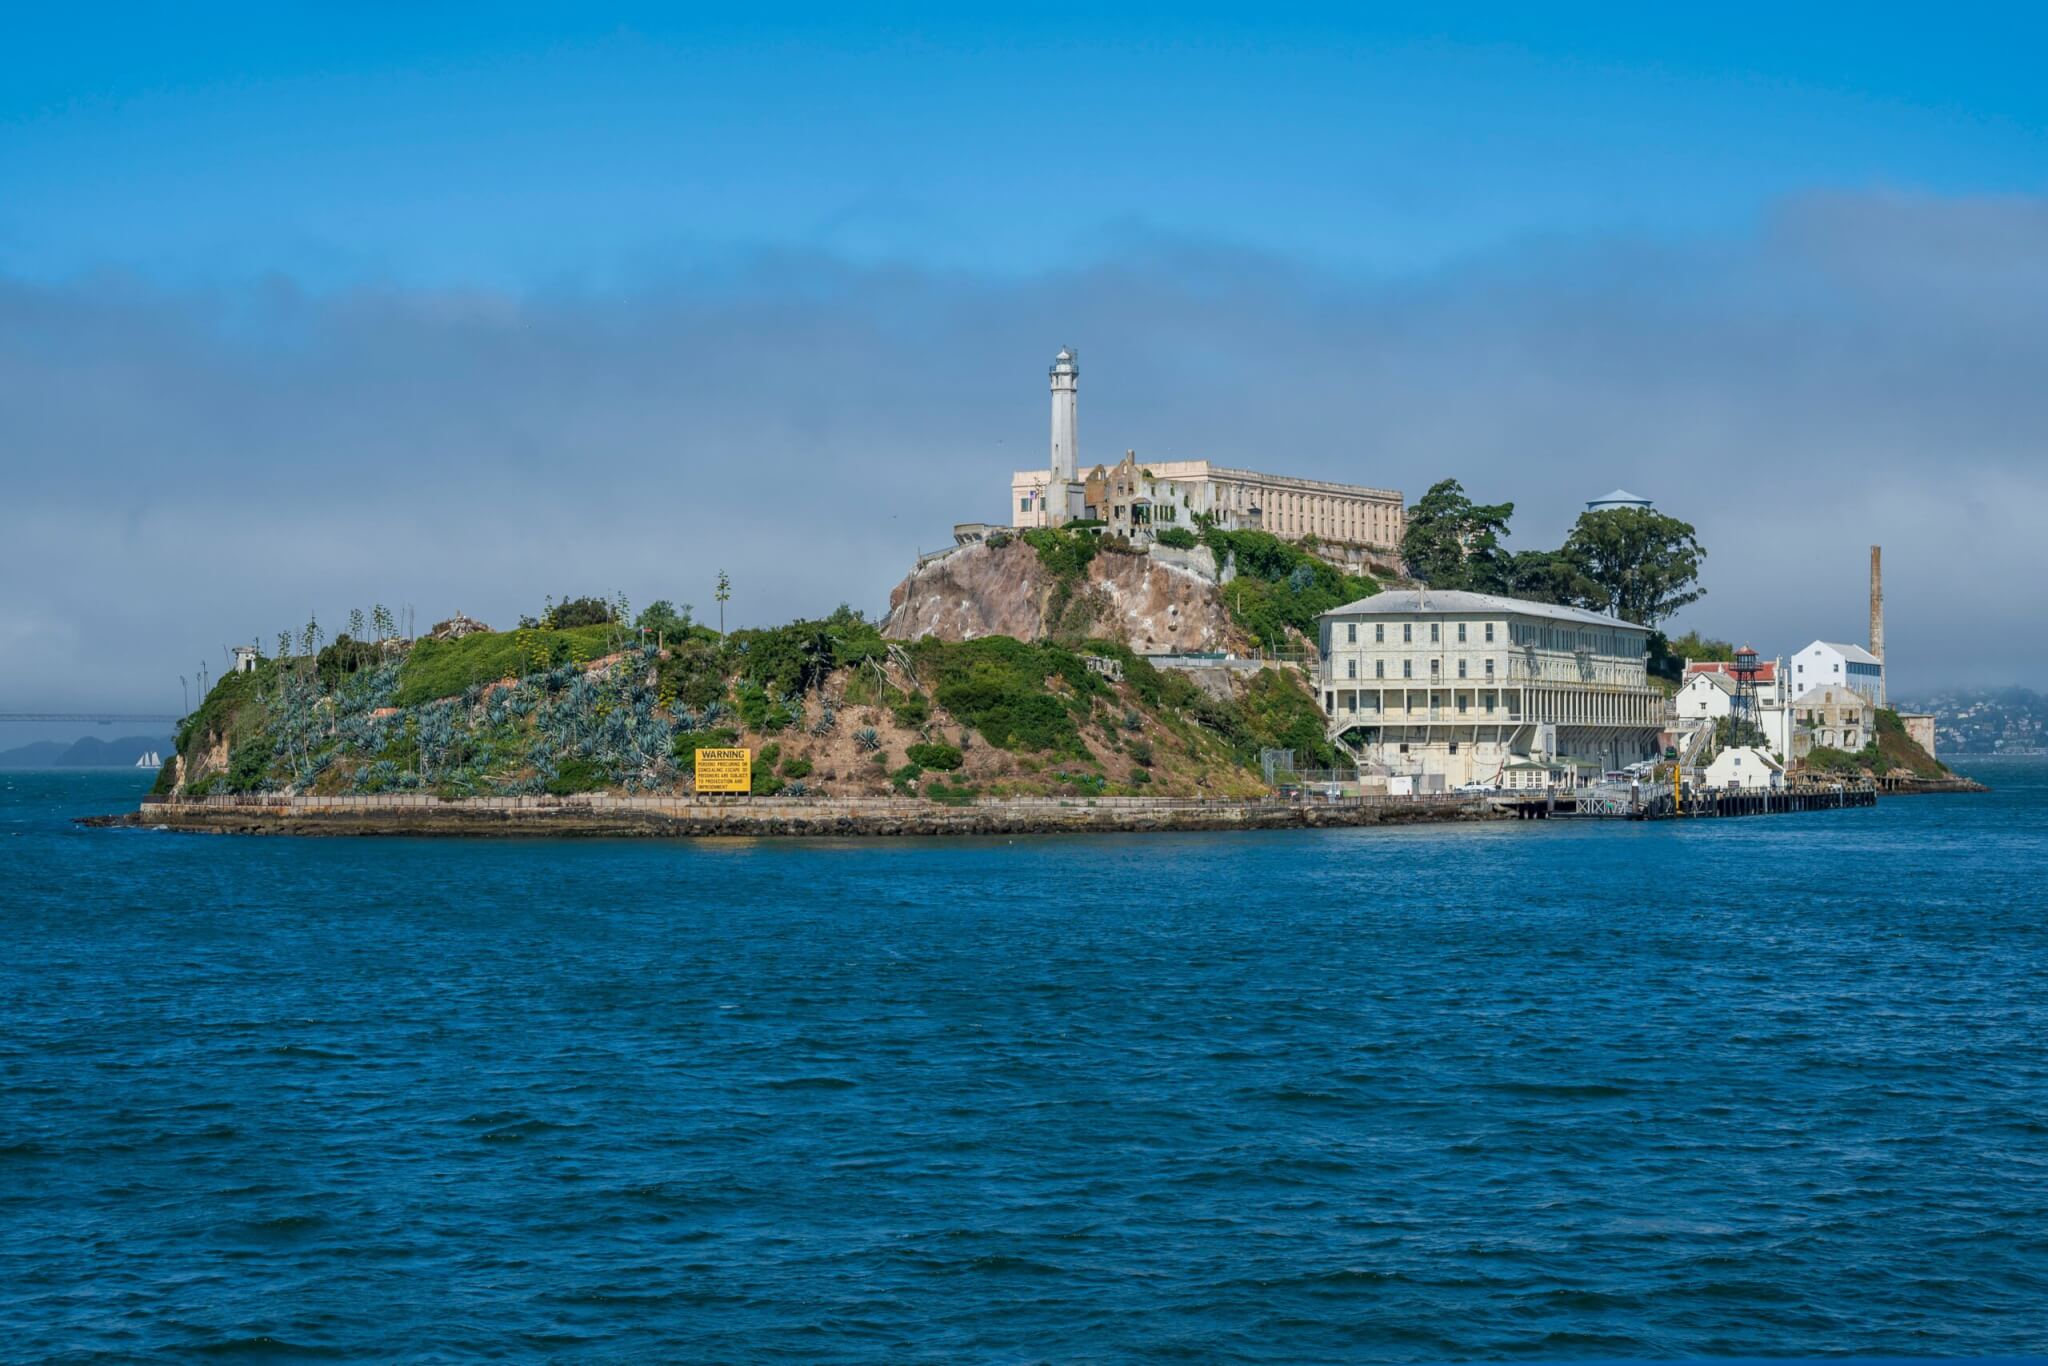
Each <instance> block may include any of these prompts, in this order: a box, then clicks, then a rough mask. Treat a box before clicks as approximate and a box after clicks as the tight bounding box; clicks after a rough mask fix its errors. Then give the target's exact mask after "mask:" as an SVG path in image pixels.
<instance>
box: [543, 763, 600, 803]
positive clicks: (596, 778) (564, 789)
mask: <svg viewBox="0 0 2048 1366" xmlns="http://www.w3.org/2000/svg"><path fill="white" fill-rule="evenodd" d="M610 783H611V774H610V773H608V772H607V771H606V770H605V767H604V765H602V764H599V763H594V762H592V761H591V760H589V759H569V760H567V761H565V762H564V763H563V764H562V766H561V767H560V768H559V769H557V770H556V772H555V776H554V777H552V778H550V779H548V781H547V784H546V790H547V792H548V793H549V794H551V795H553V796H556V797H566V796H569V795H571V794H573V793H577V792H598V791H602V790H603V789H604V788H606V787H607V786H609V785H610Z"/></svg>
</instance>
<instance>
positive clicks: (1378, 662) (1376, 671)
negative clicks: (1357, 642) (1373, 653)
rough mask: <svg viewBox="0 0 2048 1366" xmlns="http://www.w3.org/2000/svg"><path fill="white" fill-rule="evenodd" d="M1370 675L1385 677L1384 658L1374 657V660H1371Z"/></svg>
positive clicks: (1385, 664)
mask: <svg viewBox="0 0 2048 1366" xmlns="http://www.w3.org/2000/svg"><path fill="white" fill-rule="evenodd" d="M1372 676H1373V677H1374V678H1385V677H1386V676H1387V661H1386V660H1384V659H1375V660H1374V661H1373V662H1372Z"/></svg>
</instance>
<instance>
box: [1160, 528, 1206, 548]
mask: <svg viewBox="0 0 2048 1366" xmlns="http://www.w3.org/2000/svg"><path fill="white" fill-rule="evenodd" d="M1152 539H1153V540H1155V541H1157V542H1159V544H1161V545H1163V546H1167V547H1169V548H1171V549H1174V550H1193V549H1194V548H1195V546H1196V545H1197V544H1199V542H1197V541H1196V540H1195V533H1194V532H1192V531H1189V530H1188V529H1187V528H1186V527H1179V526H1170V527H1167V528H1166V529H1165V530H1164V531H1160V532H1156V533H1154V535H1153V537H1152Z"/></svg>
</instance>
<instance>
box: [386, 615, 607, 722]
mask: <svg viewBox="0 0 2048 1366" xmlns="http://www.w3.org/2000/svg"><path fill="white" fill-rule="evenodd" d="M620 638H621V637H620V633H619V630H618V628H617V627H615V626H610V625H605V626H572V627H570V628H569V629H568V630H565V631H545V630H530V631H482V632H479V633H477V634H476V635H473V636H464V637H463V638H462V639H460V640H422V641H419V642H417V643H416V644H414V646H413V647H412V649H411V650H410V651H408V652H407V653H406V657H405V665H404V667H403V668H402V669H400V670H399V675H398V696H397V697H396V698H394V699H393V701H394V704H395V705H397V706H401V707H413V706H418V705H419V704H420V703H422V702H427V701H431V700H433V699H434V698H437V697H455V696H459V695H460V694H461V693H462V692H464V691H465V690H467V689H469V688H471V687H473V686H475V685H477V684H480V683H495V682H497V681H498V680H499V679H501V678H517V677H520V676H522V675H525V674H530V673H535V672H539V671H541V670H544V669H546V668H548V667H549V666H551V665H555V664H566V663H571V662H576V663H580V662H582V661H584V660H590V659H596V658H598V657H599V656H600V655H603V654H606V653H609V652H610V651H611V650H612V649H614V648H615V645H616V642H617V641H618V640H619V639H620Z"/></svg>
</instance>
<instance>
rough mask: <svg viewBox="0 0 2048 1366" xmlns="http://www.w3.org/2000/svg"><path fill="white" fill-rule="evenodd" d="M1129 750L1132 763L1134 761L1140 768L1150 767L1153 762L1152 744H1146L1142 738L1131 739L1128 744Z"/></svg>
mask: <svg viewBox="0 0 2048 1366" xmlns="http://www.w3.org/2000/svg"><path fill="white" fill-rule="evenodd" d="M1129 752H1130V756H1131V762H1132V763H1135V764H1137V765H1139V766H1140V767H1142V768H1150V767H1152V763H1153V755H1152V746H1151V745H1149V744H1147V743H1146V742H1145V741H1143V740H1133V741H1131V743H1130V746H1129Z"/></svg>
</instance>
